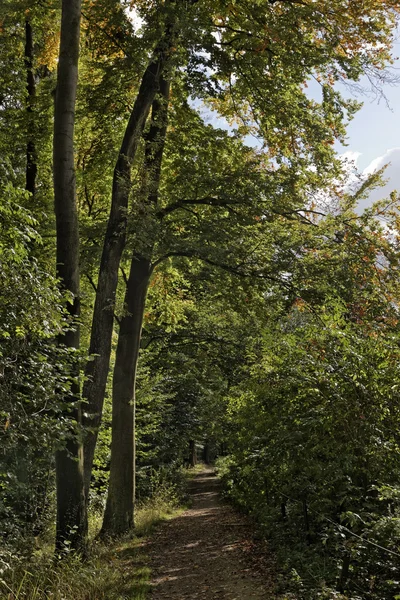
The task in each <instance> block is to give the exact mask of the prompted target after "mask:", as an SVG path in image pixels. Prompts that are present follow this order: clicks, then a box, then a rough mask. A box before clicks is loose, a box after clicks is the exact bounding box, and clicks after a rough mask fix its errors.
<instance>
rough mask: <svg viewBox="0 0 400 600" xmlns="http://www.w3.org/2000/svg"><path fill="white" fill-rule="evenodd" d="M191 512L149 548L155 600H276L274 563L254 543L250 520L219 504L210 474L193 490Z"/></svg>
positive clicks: (170, 524) (164, 527) (160, 532)
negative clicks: (273, 599)
mask: <svg viewBox="0 0 400 600" xmlns="http://www.w3.org/2000/svg"><path fill="white" fill-rule="evenodd" d="M190 496H191V499H192V503H193V504H192V507H191V508H190V509H188V510H187V511H185V512H184V513H183V514H182V515H181V516H179V517H177V518H175V519H173V520H171V521H168V522H166V523H164V524H163V525H162V526H161V527H160V529H159V530H158V531H157V533H156V534H155V535H154V536H153V537H152V538H151V540H150V541H149V543H148V548H147V551H148V552H149V555H150V566H151V568H152V572H153V580H152V582H151V585H152V600H166V599H168V600H261V599H262V600H271V599H272V598H277V596H276V595H275V594H274V587H275V586H274V582H275V573H274V568H273V563H272V560H271V559H269V558H268V556H267V555H265V553H263V552H261V550H260V547H259V546H258V545H257V544H256V543H255V542H254V541H253V540H252V534H251V528H250V525H249V523H248V521H247V519H245V518H243V517H241V516H240V515H238V514H237V513H236V512H235V511H234V510H233V509H232V508H231V507H230V506H229V505H227V504H225V503H224V502H222V500H221V498H220V483H219V480H218V479H217V477H216V476H215V474H214V473H213V472H212V471H210V470H208V471H205V472H203V473H201V474H199V475H197V476H196V477H195V478H194V480H193V482H192V483H191V487H190Z"/></svg>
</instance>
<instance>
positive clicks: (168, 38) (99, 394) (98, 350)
mask: <svg viewBox="0 0 400 600" xmlns="http://www.w3.org/2000/svg"><path fill="white" fill-rule="evenodd" d="M172 46H173V26H172V25H170V26H169V27H167V31H166V34H165V36H164V38H163V39H162V40H161V42H160V43H159V45H158V47H157V49H156V51H155V58H154V59H153V60H152V62H151V63H150V64H149V65H148V67H147V69H146V71H145V73H144V75H143V78H142V82H141V85H140V88H139V92H138V95H137V97H136V101H135V104H134V106H133V109H132V113H131V116H130V118H129V122H128V125H127V128H126V131H125V135H124V139H123V142H122V145H121V149H120V152H119V156H118V160H117V164H116V166H115V170H114V178H113V188H112V204H111V212H110V216H109V220H108V225H107V231H106V235H105V240H104V246H103V253H102V257H101V264H100V270H99V278H98V284H97V292H96V299H95V305H94V312H93V321H92V330H91V338H90V347H89V354H90V355H92V356H93V357H94V358H93V360H90V361H88V363H87V367H86V372H85V384H84V388H83V397H84V399H85V401H86V406H85V417H84V424H85V427H86V428H89V432H88V433H87V436H86V439H85V444H84V449H85V489H86V492H88V490H89V485H90V477H91V472H92V466H93V457H94V450H95V446H96V441H97V432H98V427H99V425H100V421H101V415H102V411H103V403H104V395H105V389H106V383H107V377H108V369H109V365H110V354H111V339H112V331H113V321H114V303H115V294H116V289H117V284H118V269H119V264H120V261H121V256H122V252H123V249H124V246H125V235H126V213H127V208H128V200H129V193H130V187H131V186H130V172H131V166H132V162H133V160H134V158H135V155H136V150H137V147H138V144H139V141H140V138H141V136H142V134H143V129H144V126H145V123H146V119H147V117H148V114H149V111H150V108H151V105H152V103H153V100H154V98H155V96H156V93H157V92H158V90H159V86H160V77H161V74H162V72H163V70H164V69H165V66H166V64H167V62H168V58H169V55H170V53H171V49H172Z"/></svg>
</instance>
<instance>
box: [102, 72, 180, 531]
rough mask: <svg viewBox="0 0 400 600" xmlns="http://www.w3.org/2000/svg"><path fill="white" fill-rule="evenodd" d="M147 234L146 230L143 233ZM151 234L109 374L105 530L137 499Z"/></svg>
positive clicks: (154, 178) (154, 158)
mask: <svg viewBox="0 0 400 600" xmlns="http://www.w3.org/2000/svg"><path fill="white" fill-rule="evenodd" d="M169 90H170V85H169V82H167V81H165V80H163V79H162V78H161V79H160V96H159V97H157V98H155V100H154V102H153V107H152V124H151V127H150V130H149V133H148V135H147V136H146V150H145V164H144V181H143V186H142V194H141V195H142V196H144V198H145V203H146V204H147V206H148V208H149V210H150V211H151V210H152V207H154V205H156V204H157V199H158V189H159V184H160V175H161V164H162V156H163V151H164V145H165V136H166V131H167V115H168V100H169ZM146 237H147V236H146ZM153 246H154V240H152V239H149V240H148V243H147V246H146V248H144V249H143V254H141V255H138V254H136V253H134V254H133V256H132V261H131V268H130V273H129V279H128V282H127V287H126V293H125V309H126V314H125V315H124V316H123V317H122V319H121V323H120V329H119V336H118V345H117V353H116V357H115V367H114V376H113V412H112V441H111V465H110V483H109V489H108V497H107V506H106V512H105V515H104V522H103V533H107V534H114V535H115V534H120V533H124V532H125V531H128V530H129V529H130V528H131V527H133V520H134V503H135V464H136V456H135V454H136V452H135V445H136V444H135V412H136V401H135V386H136V372H137V363H138V358H139V349H140V338H141V332H142V322H143V313H144V307H145V303H146V296H147V288H148V284H149V279H150V274H151V254H152V251H153Z"/></svg>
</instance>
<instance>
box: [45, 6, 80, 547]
mask: <svg viewBox="0 0 400 600" xmlns="http://www.w3.org/2000/svg"><path fill="white" fill-rule="evenodd" d="M80 18H81V2H80V0H73V1H70V0H64V1H63V4H62V19H61V40H60V54H59V61H58V69H57V89H56V98H55V110H54V141H53V173H54V206H55V214H56V240H57V258H56V260H57V276H58V277H59V280H60V285H61V289H62V290H63V292H65V295H66V301H67V308H68V312H69V314H70V316H71V326H70V329H69V330H68V331H67V332H66V333H64V334H63V335H62V336H59V342H60V343H61V344H64V345H65V346H66V347H67V348H70V349H71V350H72V351H77V350H79V346H80V344H79V337H80V336H79V323H78V319H79V315H80V291H79V287H80V286H79V279H80V277H79V229H78V213H77V206H76V190H75V157H74V125H75V118H74V117H75V101H76V89H77V83H78V58H79V38H80ZM71 360H72V361H73V362H75V366H73V367H72V368H73V370H74V378H75V382H74V383H73V385H72V387H71V396H69V397H67V398H66V402H67V406H68V409H67V411H66V417H67V418H70V417H71V416H72V418H73V421H74V422H75V423H76V424H80V423H81V422H82V419H81V409H80V385H79V364H78V363H76V357H74V352H71ZM73 421H72V422H73ZM56 482H57V534H56V549H57V550H58V551H63V550H65V545H66V544H67V545H71V547H72V548H74V549H80V550H83V549H84V546H85V537H86V530H87V517H86V503H85V493H84V485H83V446H82V441H81V439H80V433H79V432H78V431H76V430H74V428H73V427H72V424H71V432H70V436H69V438H68V439H67V442H66V446H65V448H63V449H60V450H58V451H57V453H56Z"/></svg>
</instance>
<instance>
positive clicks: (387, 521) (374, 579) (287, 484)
mask: <svg viewBox="0 0 400 600" xmlns="http://www.w3.org/2000/svg"><path fill="white" fill-rule="evenodd" d="M329 221H331V222H330V223H329ZM335 221H336V223H335ZM340 221H342V222H343V224H345V228H344V231H343V236H341V235H340V236H339V238H338V237H337V236H338V233H337V232H338V227H339V223H340ZM350 224H351V225H350ZM326 226H328V228H330V231H331V234H330V235H328V229H325V227H326ZM318 229H319V230H320V231H319V232H318V234H317V240H316V241H317V245H316V246H315V247H314V248H308V249H306V250H305V251H304V252H303V255H302V256H301V255H300V256H298V259H299V266H298V269H299V271H298V272H299V273H301V279H300V278H299V279H297V277H296V271H297V269H295V270H294V272H293V278H292V283H293V286H294V287H295V290H296V294H297V296H296V297H295V298H294V299H293V300H292V302H291V303H290V305H289V306H286V307H285V309H284V310H282V305H281V309H280V310H279V304H278V305H275V306H278V309H277V308H275V309H271V308H270V310H269V313H270V314H269V320H268V323H267V324H265V325H264V327H263V329H262V332H261V338H260V342H259V346H258V348H257V350H256V352H254V351H253V353H252V354H250V356H249V358H250V362H248V366H247V373H248V376H247V377H245V378H244V380H243V382H240V383H239V384H238V385H236V386H234V387H233V388H231V390H230V393H229V397H228V418H229V421H230V427H229V432H230V434H229V440H230V441H229V447H230V458H229V461H228V462H227V463H225V466H224V475H223V476H224V479H225V481H226V485H227V490H228V492H229V494H230V495H231V496H232V498H233V499H234V500H235V501H236V502H237V503H238V504H239V505H241V506H243V507H244V508H246V510H249V511H250V512H251V513H252V514H254V515H255V516H256V517H257V519H258V520H259V521H260V522H261V523H262V524H263V525H264V526H265V527H266V530H267V531H268V534H269V535H270V536H271V537H272V539H273V540H274V541H275V544H276V545H277V548H279V550H278V552H279V554H280V556H281V559H282V560H284V561H287V562H288V564H289V566H290V567H291V568H294V569H296V572H297V573H299V574H300V582H301V583H302V584H303V585H306V587H307V589H308V590H309V591H308V592H307V593H308V594H310V595H309V596H308V595H307V597H314V596H312V595H311V594H312V593H315V594H316V595H315V597H319V596H318V592H317V591H315V592H312V591H310V590H312V589H314V588H317V589H318V590H319V589H320V587H321V586H322V583H321V582H322V581H323V580H325V581H326V582H327V585H328V587H329V586H331V587H333V588H334V586H335V584H336V586H337V587H338V588H339V589H340V588H342V591H343V589H347V590H348V592H349V594H350V595H349V596H348V597H349V598H358V597H359V596H358V592H357V591H358V590H363V592H362V597H368V598H371V599H372V598H376V599H378V598H389V597H391V595H390V594H392V593H393V592H394V590H395V588H396V585H397V584H396V583H395V581H396V577H397V567H396V566H395V564H396V563H395V561H396V560H397V558H396V557H397V556H398V554H399V548H398V538H397V533H396V531H397V524H398V515H399V509H400V506H399V504H398V489H399V488H398V482H399V468H398V464H399V437H398V423H399V414H398V409H397V407H398V397H397V394H398V390H397V385H396V383H394V382H396V381H397V378H398V364H399V358H400V357H399V355H398V307H397V298H398V276H397V271H398V255H397V249H396V243H393V244H392V246H391V247H390V244H389V242H388V239H387V237H386V236H384V235H383V233H382V231H381V230H380V228H379V226H378V225H377V224H376V222H375V221H374V219H372V218H371V215H369V216H368V215H364V216H363V217H362V218H361V219H359V220H357V218H356V217H355V216H353V217H350V215H345V214H344V215H342V216H340V215H339V217H337V218H336V219H333V220H332V219H328V222H327V224H326V225H324V223H323V222H320V224H319V226H318ZM320 232H324V237H323V239H322V240H321V239H320V238H319V234H320ZM334 239H336V241H335V242H332V240H334ZM318 240H319V242H318ZM392 242H393V240H392ZM310 256H311V258H312V260H310ZM272 306H273V305H272ZM383 490H387V493H388V497H390V500H388V499H385V492H384V491H383ZM347 560H349V564H350V567H349V570H347V567H345V566H344V565H345V563H346V561H347ZM299 591H300V589H299ZM304 593H305V592H304ZM363 594H368V596H364V595H363ZM328 597H330V596H328Z"/></svg>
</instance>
